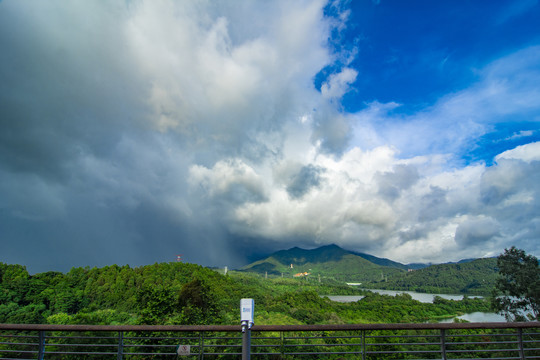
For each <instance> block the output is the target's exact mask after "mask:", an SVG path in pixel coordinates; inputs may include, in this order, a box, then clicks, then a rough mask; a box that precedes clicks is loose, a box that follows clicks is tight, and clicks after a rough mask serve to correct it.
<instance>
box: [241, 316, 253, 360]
mask: <svg viewBox="0 0 540 360" xmlns="http://www.w3.org/2000/svg"><path fill="white" fill-rule="evenodd" d="M250 359H251V329H250V327H249V326H248V324H247V323H246V324H243V325H242V360H250Z"/></svg>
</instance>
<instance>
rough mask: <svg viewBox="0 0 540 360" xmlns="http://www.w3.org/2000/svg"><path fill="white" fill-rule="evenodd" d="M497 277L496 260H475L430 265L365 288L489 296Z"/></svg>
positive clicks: (387, 278)
mask: <svg viewBox="0 0 540 360" xmlns="http://www.w3.org/2000/svg"><path fill="white" fill-rule="evenodd" d="M496 277H497V260H496V259H494V258H488V259H477V260H473V261H470V262H466V263H459V264H441V265H431V266H429V267H426V268H423V269H419V270H414V271H410V272H407V273H401V274H397V275H395V276H392V277H390V276H388V277H385V278H384V279H381V280H380V281H376V282H373V283H370V284H365V287H370V288H373V289H392V290H407V291H418V292H428V293H440V294H441V293H442V294H470V295H488V294H490V292H491V291H492V289H493V286H494V284H495V280H496Z"/></svg>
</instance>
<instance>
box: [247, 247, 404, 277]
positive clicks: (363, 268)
mask: <svg viewBox="0 0 540 360" xmlns="http://www.w3.org/2000/svg"><path fill="white" fill-rule="evenodd" d="M362 255H363V256H362ZM368 259H371V260H374V261H378V262H379V264H377V263H375V262H373V261H370V260H368ZM380 263H384V264H387V265H388V266H384V265H380ZM400 265H401V266H400ZM405 268H406V266H405V265H402V264H399V263H396V262H393V261H390V260H387V259H380V258H376V257H374V256H369V255H364V254H356V253H353V252H350V251H347V250H344V249H342V248H340V247H339V246H337V245H327V246H322V247H319V248H316V249H312V250H305V249H300V248H298V247H294V248H292V249H289V250H281V251H278V252H275V253H273V254H272V255H270V256H269V257H267V258H265V259H262V260H259V261H256V262H254V263H252V264H249V265H247V266H245V267H243V268H242V269H241V270H243V271H249V272H256V273H259V274H268V275H277V276H281V275H284V276H285V275H286V276H287V277H291V276H293V275H295V274H298V273H308V274H309V275H307V276H312V277H317V278H318V277H319V276H321V277H324V278H332V279H334V280H340V281H344V282H345V281H347V282H365V281H376V280H379V279H381V278H384V277H390V276H394V275H397V274H399V273H403V272H404V271H405V270H404V269H405Z"/></svg>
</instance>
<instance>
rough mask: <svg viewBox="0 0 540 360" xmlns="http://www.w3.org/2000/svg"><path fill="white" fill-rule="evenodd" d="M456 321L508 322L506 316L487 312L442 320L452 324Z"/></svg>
mask: <svg viewBox="0 0 540 360" xmlns="http://www.w3.org/2000/svg"><path fill="white" fill-rule="evenodd" d="M454 319H460V320H467V321H468V322H506V319H505V318H504V316H502V315H499V314H495V313H487V312H473V313H470V314H465V315H461V316H457V317H455V318H451V319H444V320H441V321H440V322H441V323H452V322H454Z"/></svg>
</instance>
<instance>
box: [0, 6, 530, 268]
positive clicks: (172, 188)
mask: <svg viewBox="0 0 540 360" xmlns="http://www.w3.org/2000/svg"><path fill="white" fill-rule="evenodd" d="M539 18H540V4H539V3H538V1H532V0H524V1H489V2H488V1H474V2H472V1H452V2H442V1H407V2H405V1H385V0H380V1H371V0H358V1H337V0H336V1H324V0H304V1H298V2H291V1H285V0H283V1H279V0H276V1H272V2H268V1H238V2H230V1H210V2H175V1H168V0H163V1H146V0H134V1H130V2H125V1H120V0H118V1H108V2H91V1H87V2H84V3H66V2H63V1H56V0H48V1H43V2H38V3H36V2H32V1H26V0H17V1H14V0H4V1H1V2H0V48H1V50H0V80H1V81H0V239H1V241H0V261H1V262H5V263H20V264H23V265H26V266H27V267H28V269H29V270H30V271H31V272H38V271H47V270H61V271H67V270H69V268H71V267H72V266H87V265H88V266H104V265H108V264H113V263H117V264H130V265H133V266H136V265H141V264H148V263H153V262H156V261H158V262H161V261H173V260H174V259H175V257H176V254H183V255H184V256H183V258H184V259H185V260H186V261H189V262H195V263H200V264H203V265H212V266H225V265H227V266H229V267H235V266H241V265H243V264H245V263H246V262H247V261H249V260H250V259H253V258H254V257H256V256H258V255H261V254H266V253H268V252H271V251H274V250H279V249H285V248H290V247H293V246H301V247H305V248H313V247H316V246H321V245H326V244H331V243H335V244H338V245H340V246H342V247H344V248H346V249H349V250H354V251H360V252H366V253H369V254H373V255H376V256H381V257H387V258H390V259H392V260H395V261H400V262H403V263H408V262H446V261H456V260H460V259H463V258H471V257H483V256H496V255H498V254H500V253H501V252H502V251H503V250H504V248H508V247H510V246H517V247H519V248H522V249H524V250H526V251H527V252H530V253H532V254H535V255H536V256H538V255H540V245H539V242H538V238H539V236H540V208H539V204H540V201H539V196H540V185H539V184H538V183H540V181H538V179H539V178H540V132H539V130H540V127H539V121H540V85H539V84H540V25H538V19H539Z"/></svg>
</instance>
